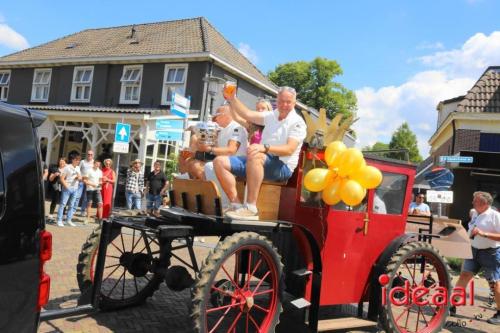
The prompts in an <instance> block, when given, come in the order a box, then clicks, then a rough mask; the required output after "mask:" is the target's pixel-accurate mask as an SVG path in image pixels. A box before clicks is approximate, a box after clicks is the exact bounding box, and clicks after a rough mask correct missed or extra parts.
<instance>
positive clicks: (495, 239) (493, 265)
mask: <svg viewBox="0 0 500 333" xmlns="http://www.w3.org/2000/svg"><path fill="white" fill-rule="evenodd" d="M492 203H493V198H492V196H491V194H489V193H487V192H474V195H473V200H472V205H473V207H474V210H475V212H472V219H471V221H470V223H469V236H470V238H471V246H472V259H465V260H464V263H463V266H462V273H460V277H459V279H458V282H457V286H458V287H462V288H465V287H466V286H467V284H468V283H469V281H470V280H471V279H472V278H473V277H474V275H475V274H477V273H479V271H480V270H483V271H484V277H485V278H486V280H488V281H489V282H490V284H492V285H493V290H494V293H495V301H496V306H497V312H496V314H495V315H494V316H493V317H492V318H490V319H488V323H490V324H494V325H500V213H499V212H497V211H495V210H493V209H492V208H491V204H492ZM450 312H451V313H452V314H454V313H456V308H455V307H453V308H451V309H450Z"/></svg>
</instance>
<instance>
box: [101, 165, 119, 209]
mask: <svg viewBox="0 0 500 333" xmlns="http://www.w3.org/2000/svg"><path fill="white" fill-rule="evenodd" d="M115 182H116V174H115V171H114V170H113V161H112V160H111V159H110V158H107V159H105V160H104V168H102V187H101V194H102V217H103V218H108V217H109V215H110V214H111V207H112V202H113V188H114V185H115Z"/></svg>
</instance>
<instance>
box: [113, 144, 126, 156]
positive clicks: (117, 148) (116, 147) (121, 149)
mask: <svg viewBox="0 0 500 333" xmlns="http://www.w3.org/2000/svg"><path fill="white" fill-rule="evenodd" d="M128 147H129V144H128V143H125V142H116V141H115V142H113V153H119V154H128Z"/></svg>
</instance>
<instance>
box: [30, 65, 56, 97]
mask: <svg viewBox="0 0 500 333" xmlns="http://www.w3.org/2000/svg"><path fill="white" fill-rule="evenodd" d="M38 73H49V79H48V82H35V80H36V78H37V74H38ZM50 81H52V68H35V70H34V71H33V85H32V86H31V102H48V101H49V96H50ZM39 87H40V88H42V91H43V88H45V87H47V96H46V97H45V98H44V97H43V96H42V98H36V91H37V88H39Z"/></svg>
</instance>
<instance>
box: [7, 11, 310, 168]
mask: <svg viewBox="0 0 500 333" xmlns="http://www.w3.org/2000/svg"><path fill="white" fill-rule="evenodd" d="M207 78H208V79H209V78H218V79H219V81H220V82H223V81H225V80H231V81H235V82H236V83H237V86H238V96H239V97H240V98H241V100H242V101H243V102H244V103H245V104H246V105H248V106H253V105H255V102H256V101H257V100H258V98H262V97H273V96H276V93H277V87H276V86H275V85H274V84H273V83H272V82H270V81H269V80H268V79H267V77H266V76H265V75H264V74H262V73H261V72H260V71H259V70H258V69H257V68H256V67H255V66H254V65H253V64H252V63H251V62H250V61H249V60H248V59H247V58H246V57H244V56H243V55H242V54H241V53H240V52H239V51H238V50H237V49H236V48H235V47H234V46H233V45H231V43H229V42H228V41H227V40H226V39H225V38H224V37H223V36H222V35H221V34H220V33H219V32H218V31H217V30H216V29H215V28H214V27H213V26H212V25H211V24H210V23H209V22H208V21H207V20H206V19H205V18H202V17H200V18H192V19H184V20H176V21H167V22H158V23H151V24H139V25H129V26H121V27H112V28H103V29H88V30H84V31H81V32H77V33H75V34H72V35H69V36H65V37H62V38H60V39H57V40H54V41H49V42H47V43H45V44H42V45H39V46H36V47H33V48H29V49H26V50H22V51H20V52H17V53H14V54H10V55H7V56H4V57H1V58H0V100H1V101H5V102H7V103H11V104H17V105H22V106H25V107H29V108H33V109H39V110H42V111H44V112H46V113H47V115H48V119H47V121H46V122H45V123H44V125H43V126H42V127H41V128H40V130H39V135H40V137H41V140H42V145H43V146H42V151H43V153H44V156H43V157H44V159H45V161H46V162H47V163H48V164H55V163H56V162H57V159H58V158H59V157H62V156H67V154H68V153H69V152H70V151H78V152H80V153H83V155H85V152H86V151H87V150H88V149H93V150H94V151H95V152H96V156H99V157H101V158H105V157H111V158H113V160H115V161H116V160H117V154H114V153H113V152H112V149H111V147H112V143H113V141H114V134H115V133H114V130H115V125H116V123H117V122H124V123H129V124H131V126H132V132H131V141H130V147H129V154H122V155H121V156H120V157H121V158H120V165H121V166H123V167H126V166H128V164H129V162H130V161H132V160H134V159H136V158H139V159H141V160H142V161H143V162H144V163H145V167H146V170H148V169H149V168H150V166H151V165H152V162H153V161H154V160H160V161H163V162H164V163H166V161H167V160H168V156H169V155H170V154H171V153H173V152H176V150H177V149H178V148H177V145H176V144H175V143H173V142H165V141H158V140H156V137H155V124H156V120H158V119H180V118H179V117H178V116H176V115H174V114H172V113H171V112H170V100H171V95H172V93H176V94H181V95H183V96H186V97H189V98H190V100H191V107H190V115H189V118H190V119H205V118H206V116H207V114H208V113H210V112H211V109H214V108H215V107H217V106H218V105H220V104H221V103H222V102H223V100H222V94H221V93H220V89H221V88H222V85H221V84H219V85H218V86H216V90H215V91H214V89H213V85H212V88H211V84H210V83H209V80H207ZM299 107H301V108H305V106H304V105H302V104H299Z"/></svg>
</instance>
